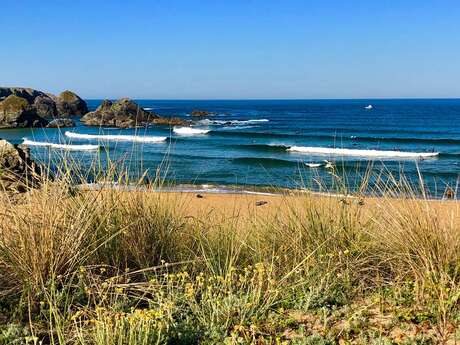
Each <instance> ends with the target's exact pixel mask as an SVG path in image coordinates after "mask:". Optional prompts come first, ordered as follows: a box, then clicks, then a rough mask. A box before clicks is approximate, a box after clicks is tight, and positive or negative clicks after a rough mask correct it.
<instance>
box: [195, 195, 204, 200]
mask: <svg viewBox="0 0 460 345" xmlns="http://www.w3.org/2000/svg"><path fill="white" fill-rule="evenodd" d="M196 197H197V198H198V199H203V198H204V196H203V195H201V194H197V195H196Z"/></svg>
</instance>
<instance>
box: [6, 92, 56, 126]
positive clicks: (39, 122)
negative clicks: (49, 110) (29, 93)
mask: <svg viewBox="0 0 460 345" xmlns="http://www.w3.org/2000/svg"><path fill="white" fill-rule="evenodd" d="M47 123H48V121H46V120H45V119H44V118H42V117H41V116H39V115H38V114H37V110H36V109H35V107H34V106H32V105H30V104H29V102H28V100H27V99H26V98H22V97H19V96H16V95H14V94H10V95H9V96H7V97H6V98H4V99H3V100H2V101H0V128H18V127H42V126H46V125H47Z"/></svg>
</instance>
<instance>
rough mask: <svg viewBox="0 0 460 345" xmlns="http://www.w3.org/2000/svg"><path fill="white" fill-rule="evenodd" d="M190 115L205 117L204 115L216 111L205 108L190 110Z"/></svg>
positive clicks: (210, 114)
mask: <svg viewBox="0 0 460 345" xmlns="http://www.w3.org/2000/svg"><path fill="white" fill-rule="evenodd" d="M190 115H192V116H195V117H206V116H213V115H216V113H213V112H211V111H206V110H196V109H195V110H192V112H191V113H190Z"/></svg>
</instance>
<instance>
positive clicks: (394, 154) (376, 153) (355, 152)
mask: <svg viewBox="0 0 460 345" xmlns="http://www.w3.org/2000/svg"><path fill="white" fill-rule="evenodd" d="M287 151H290V152H299V153H308V154H320V155H338V156H356V157H376V158H379V157H381V158H430V157H436V156H438V155H439V152H408V151H380V150H359V149H340V148H329V147H310V146H291V147H289V148H288V149H287Z"/></svg>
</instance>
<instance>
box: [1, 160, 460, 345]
mask: <svg viewBox="0 0 460 345" xmlns="http://www.w3.org/2000/svg"><path fill="white" fill-rule="evenodd" d="M66 169H67V168H64V167H62V170H61V171H60V173H59V174H57V175H58V177H57V178H55V179H45V180H44V181H43V183H42V186H41V188H39V189H31V190H30V191H28V192H27V193H24V194H22V195H20V196H18V195H14V196H12V195H11V194H6V193H3V194H0V197H1V200H0V201H1V202H0V295H1V296H2V298H1V302H0V304H1V309H0V310H1V311H0V324H1V326H0V344H9V343H13V342H16V343H30V344H33V343H36V344H38V343H39V342H42V343H51V344H96V345H102V344H130V345H137V344H155V343H171V344H174V343H190V344H194V343H209V344H211V343H212V344H215V343H216V344H217V343H254V344H269V343H273V344H276V343H278V344H279V343H299V344H309V343H311V344H327V343H335V342H339V341H341V342H345V341H350V342H354V343H370V342H374V343H391V342H403V341H407V342H410V341H413V342H421V343H430V342H431V343H442V342H445V343H446V342H448V341H454V340H455V336H456V329H457V326H458V324H457V319H458V316H459V308H458V298H459V296H460V293H459V291H460V290H459V269H460V257H459V255H460V254H459V252H460V251H459V249H460V248H459V244H460V232H459V220H460V218H459V209H458V206H457V203H456V202H448V203H441V202H438V201H432V200H428V199H423V198H422V199H417V198H415V196H416V195H420V193H418V192H417V193H416V192H411V188H412V187H411V186H408V185H407V184H401V183H400V181H393V182H394V185H395V186H396V185H397V184H398V183H399V185H400V186H401V187H400V190H398V191H397V192H394V189H391V190H388V179H387V180H385V183H382V184H380V185H376V186H375V188H378V189H379V192H383V193H382V194H383V197H381V198H378V199H374V198H371V197H365V196H363V195H356V196H355V197H346V196H343V197H326V196H318V195H314V194H311V193H298V194H295V195H294V196H287V195H280V196H279V197H278V198H279V199H281V201H280V208H279V209H273V211H272V212H268V213H267V212H265V213H258V212H254V213H251V212H249V213H246V214H239V213H238V210H237V209H234V210H228V212H227V214H226V215H227V216H224V217H218V216H213V215H212V214H211V213H208V214H204V215H200V214H198V213H194V212H193V208H190V206H189V205H190V204H191V203H193V200H192V198H193V195H180V194H170V193H158V192H156V190H157V189H158V186H159V185H161V181H159V180H156V181H153V182H151V184H147V185H144V188H143V189H142V190H131V191H128V190H129V188H128V185H126V184H127V183H129V181H130V179H129V178H127V177H126V175H124V174H123V172H120V170H118V171H117V173H116V174H115V173H112V174H111V176H104V181H107V180H112V181H113V180H114V179H116V180H117V182H118V183H117V184H116V187H117V188H114V185H113V184H112V183H111V184H110V188H97V189H86V190H85V189H79V188H75V185H74V181H75V179H74V177H73V176H74V175H72V174H71V173H69V170H66ZM376 180H378V179H376ZM131 182H132V181H131ZM123 187H125V188H123ZM366 188H367V187H366ZM387 190H388V192H386V191H387ZM403 192H404V193H403ZM402 194H404V196H405V198H400V197H401V195H402ZM394 196H399V198H394ZM264 207H270V206H264ZM229 214H232V217H229V216H228V215H229Z"/></svg>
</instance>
